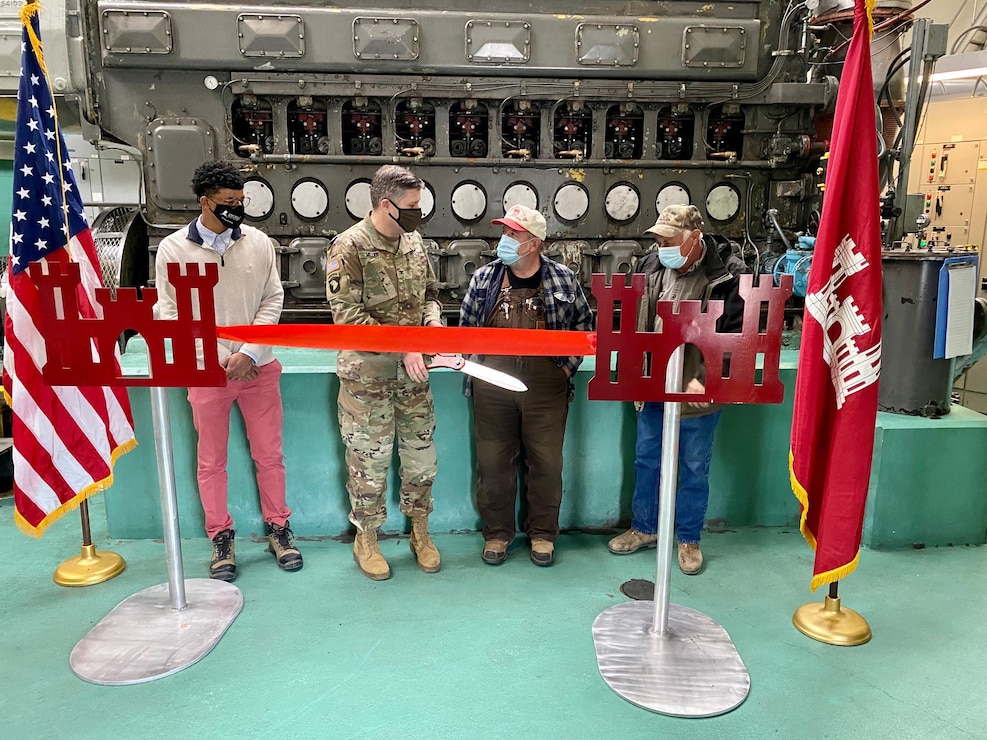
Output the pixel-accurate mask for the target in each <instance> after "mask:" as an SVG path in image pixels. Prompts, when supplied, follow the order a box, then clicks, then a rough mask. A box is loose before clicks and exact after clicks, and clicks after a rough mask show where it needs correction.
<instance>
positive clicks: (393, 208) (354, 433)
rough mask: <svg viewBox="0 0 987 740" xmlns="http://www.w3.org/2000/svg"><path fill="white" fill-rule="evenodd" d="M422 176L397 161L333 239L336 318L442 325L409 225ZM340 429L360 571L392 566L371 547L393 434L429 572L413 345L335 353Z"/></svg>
mask: <svg viewBox="0 0 987 740" xmlns="http://www.w3.org/2000/svg"><path fill="white" fill-rule="evenodd" d="M421 188H422V182H421V180H419V179H418V178H417V177H416V176H415V175H414V174H412V173H411V172H410V171H408V170H406V169H405V168H403V167H398V166H396V165H385V166H384V167H381V168H380V169H379V170H377V173H376V174H375V175H374V178H373V181H372V182H371V183H370V203H371V206H372V209H373V210H372V211H371V212H370V214H369V215H367V217H366V218H364V219H363V220H362V221H360V222H359V223H358V224H355V225H354V226H352V227H350V228H349V229H347V230H346V231H344V232H343V233H342V234H340V235H339V236H337V237H336V239H335V241H334V242H333V245H332V248H331V249H330V251H329V258H328V262H327V264H326V296H327V298H328V300H329V306H330V308H331V309H332V318H333V321H334V322H335V323H337V324H364V325H378V324H387V325H392V326H423V325H424V326H442V321H441V305H440V304H439V300H438V290H437V289H436V286H435V275H434V274H433V272H432V267H431V264H430V263H429V261H428V254H427V253H426V251H425V246H424V245H423V244H422V238H421V235H420V234H418V233H417V232H416V231H415V229H417V228H418V225H419V223H421V220H422V212H421V208H420V202H421ZM336 375H337V376H338V377H339V399H338V404H337V406H338V412H339V427H340V431H341V433H342V437H343V443H344V444H345V445H346V467H347V470H348V472H349V480H348V482H347V484H346V488H347V491H348V492H349V496H350V507H351V511H350V516H349V518H350V521H351V522H353V524H355V525H356V528H357V534H356V540H355V541H354V543H353V558H354V560H356V563H357V565H358V566H359V567H360V570H361V571H362V572H363V574H364V575H365V576H367V578H371V579H373V580H375V581H382V580H385V579H387V578H390V575H391V570H390V567H389V566H388V564H387V561H385V560H384V557H383V555H381V553H380V549H379V547H378V546H377V530H378V529H379V528H380V527H381V526H382V525H383V524H384V521H385V520H386V519H387V509H386V507H385V492H386V489H387V474H388V471H389V469H390V467H391V451H392V449H393V444H394V438H395V436H397V443H398V453H399V455H400V457H401V469H400V470H401V491H400V498H401V504H400V508H401V512H402V513H403V514H405V515H406V516H408V517H410V518H411V522H412V530H411V551H412V552H413V553H414V554H415V557H416V558H417V561H418V567H419V568H421V569H422V570H423V571H425V572H426V573H435V572H436V571H438V570H439V552H438V550H436V548H435V545H434V544H433V542H432V539H431V537H430V536H429V534H428V515H429V514H430V513H431V511H432V481H433V480H434V479H435V470H436V455H435V443H434V442H433V439H432V436H433V434H434V432H435V412H434V408H433V403H432V394H431V391H430V390H429V387H428V370H427V369H426V367H425V361H424V358H423V357H422V355H421V354H420V353H418V352H408V353H405V354H403V355H402V354H399V353H393V352H352V351H342V352H340V353H339V357H338V359H337V361H336Z"/></svg>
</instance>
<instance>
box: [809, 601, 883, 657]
mask: <svg viewBox="0 0 987 740" xmlns="http://www.w3.org/2000/svg"><path fill="white" fill-rule="evenodd" d="M792 624H794V625H795V629H797V630H798V631H799V632H801V633H802V634H803V635H807V636H808V637H811V638H812V639H813V640H819V642H825V643H827V644H829V645H843V646H846V647H850V646H853V645H863V644H864V643H865V642H867V641H869V640H870V638H871V631H870V625H869V624H867V620H866V619H864V618H863V617H862V616H860V615H859V614H858V613H857V612H855V611H853V609H845V608H840V597H839V596H836V597H833V596H827V597H826V599H825V601H824V602H823V603H822V604H819V603H818V602H814V603H812V604H803V605H802V606H800V607H799V608H798V609H796V610H795V614H794V615H792Z"/></svg>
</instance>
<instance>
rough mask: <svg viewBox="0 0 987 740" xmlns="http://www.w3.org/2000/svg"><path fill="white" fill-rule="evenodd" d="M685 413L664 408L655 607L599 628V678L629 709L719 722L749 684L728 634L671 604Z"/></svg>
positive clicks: (677, 373) (628, 608) (677, 374)
mask: <svg viewBox="0 0 987 740" xmlns="http://www.w3.org/2000/svg"><path fill="white" fill-rule="evenodd" d="M683 355H684V348H683V347H679V348H678V349H676V350H675V352H673V353H672V357H671V358H670V360H669V363H668V368H667V375H666V387H665V390H666V391H667V392H669V393H678V392H681V383H682V364H683ZM681 412H682V404H681V403H679V402H671V403H669V402H667V401H666V402H665V405H664V416H663V419H662V449H661V476H660V478H659V485H658V491H659V507H660V508H659V513H658V555H657V559H658V572H657V577H656V579H655V596H654V604H649V603H648V602H647V601H631V602H628V603H625V604H617V605H616V606H612V607H610V608H609V609H607V610H606V611H604V612H603V613H602V614H600V615H599V616H598V617H597V618H596V621H595V622H593V643H594V645H595V647H596V662H597V665H598V666H599V668H600V675H601V676H603V680H604V681H606V683H607V685H608V686H609V687H610V688H611V689H613V690H614V691H615V692H616V693H617V694H618V695H620V696H622V697H623V698H624V699H627V701H629V702H631V703H632V704H636V705H637V706H639V707H643V708H645V709H649V710H651V711H652V712H659V713H661V714H668V715H671V716H673V717H714V716H716V715H718V714H724V713H726V712H729V711H730V710H732V709H736V708H737V707H738V706H740V705H741V704H742V703H743V701H744V699H746V698H747V694H748V693H749V692H750V686H751V679H750V674H748V672H747V667H746V666H745V665H744V661H743V660H741V659H740V654H739V653H738V652H737V648H736V647H734V644H733V641H732V640H731V639H730V635H728V634H727V631H726V630H725V629H723V627H721V626H720V625H719V624H717V623H716V622H715V621H713V620H712V619H710V618H709V617H707V616H706V615H705V614H702V613H701V612H698V611H695V610H694V609H689V608H688V607H684V606H679V605H677V604H669V586H670V582H671V571H672V544H673V535H674V532H673V530H674V525H675V490H676V486H677V484H678V459H679V425H680V421H681Z"/></svg>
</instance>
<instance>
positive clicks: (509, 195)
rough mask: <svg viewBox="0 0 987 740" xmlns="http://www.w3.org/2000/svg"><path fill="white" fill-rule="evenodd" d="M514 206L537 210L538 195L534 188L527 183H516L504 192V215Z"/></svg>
mask: <svg viewBox="0 0 987 740" xmlns="http://www.w3.org/2000/svg"><path fill="white" fill-rule="evenodd" d="M514 206H527V207H528V208H531V209H532V210H535V211H537V210H538V193H537V192H535V187H534V185H532V184H531V183H528V182H516V183H514V184H513V185H511V186H509V187H508V188H507V190H505V191H504V213H507V212H508V211H509V210H511V209H512V208H513V207H514Z"/></svg>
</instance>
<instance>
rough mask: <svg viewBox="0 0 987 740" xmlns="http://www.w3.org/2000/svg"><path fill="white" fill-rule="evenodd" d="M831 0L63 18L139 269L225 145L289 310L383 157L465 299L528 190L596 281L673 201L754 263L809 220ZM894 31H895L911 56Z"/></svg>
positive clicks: (150, 4)
mask: <svg viewBox="0 0 987 740" xmlns="http://www.w3.org/2000/svg"><path fill="white" fill-rule="evenodd" d="M818 1H819V0H808V1H807V2H788V1H787V0H786V1H784V2H782V1H780V0H739V1H738V2H733V3H729V4H714V5H710V4H705V3H700V2H691V1H687V0H667V1H663V2H657V1H655V0H620V1H619V2H618V1H617V0H596V1H595V2H592V3H577V4H575V5H574V4H573V3H571V2H569V1H568V0H566V1H564V2H563V0H547V1H546V2H541V3H531V2H528V1H527V0H504V1H503V2H500V3H497V4H496V6H495V7H491V8H489V9H479V8H476V7H474V6H473V5H472V4H471V3H466V2H462V0H446V1H445V2H443V3H441V4H435V3H433V4H429V3H427V2H426V3H422V2H420V0H418V1H416V2H411V1H410V0H389V2H388V3H386V5H384V6H382V7H373V6H368V5H366V4H351V5H348V4H346V3H345V2H323V0H296V2H293V3H271V2H266V3H264V2H259V1H258V0H243V2H241V3H238V4H237V5H235V6H228V5H223V4H219V3H214V2H196V1H194V0H181V1H178V0H94V1H92V2H82V0H62V2H61V3H59V2H57V1H55V2H49V3H47V4H46V7H47V8H48V13H49V17H48V18H47V19H45V23H46V24H49V25H50V24H51V23H52V22H53V20H55V21H59V20H60V21H61V22H62V28H61V33H60V34H59V30H57V29H56V30H55V31H53V32H49V31H46V34H47V35H46V37H45V38H46V48H47V49H48V51H49V54H50V55H53V56H54V57H55V58H54V60H53V61H50V66H52V67H53V68H56V69H57V68H58V63H59V61H62V62H64V66H65V69H64V71H62V72H59V73H56V76H55V80H54V86H55V87H56V91H57V92H59V93H61V94H62V95H64V96H65V100H66V101H67V102H69V103H75V104H76V105H77V108H78V121H79V125H80V126H81V128H82V131H83V134H84V135H85V136H86V138H88V139H90V140H92V141H97V142H102V143H103V144H104V145H105V144H110V145H123V146H126V147H129V148H131V149H132V150H134V151H135V152H136V154H137V155H138V156H139V157H140V159H141V161H142V167H143V175H142V183H141V186H140V187H141V191H142V192H141V204H142V205H141V209H140V214H139V217H135V218H133V219H132V220H131V221H129V222H128V223H127V224H126V225H125V230H124V231H123V232H119V233H120V238H121V240H122V242H125V244H126V247H125V248H124V249H123V250H122V253H121V257H120V262H121V264H120V266H119V274H120V280H121V284H125V285H142V284H148V283H150V284H153V279H154V275H153V259H149V254H153V251H154V249H155V246H156V244H157V243H158V242H159V240H160V239H161V238H162V237H163V236H164V235H165V234H166V233H168V232H169V231H171V230H173V229H176V228H180V227H181V226H183V225H184V224H186V223H188V222H189V221H190V220H191V219H192V218H193V217H194V216H195V214H196V212H197V211H198V206H197V204H196V203H195V200H194V197H193V195H192V193H191V191H190V188H189V182H190V179H191V175H192V172H193V170H194V169H195V167H196V166H197V165H198V164H200V163H201V162H203V161H205V160H208V159H214V158H221V159H227V160H233V161H236V162H237V163H239V164H240V165H241V167H242V170H243V171H244V174H245V175H246V177H247V184H246V188H245V191H246V195H247V198H248V203H247V208H246V210H247V216H248V219H249V221H248V222H249V223H251V224H252V225H254V226H257V227H258V228H260V229H262V230H264V231H265V232H266V233H267V234H269V235H270V237H271V238H272V240H273V241H274V242H276V244H277V249H278V250H279V252H280V254H281V276H282V279H283V281H284V284H285V288H286V306H285V316H286V319H288V320H291V319H295V320H302V319H304V320H317V319H319V318H328V311H327V307H326V303H325V288H324V279H325V275H324V264H325V254H326V250H327V248H328V246H329V244H330V243H331V240H332V238H333V236H334V235H335V234H337V233H339V232H341V231H342V230H344V229H346V228H348V227H349V226H350V225H351V224H353V223H355V222H356V221H357V220H358V219H360V218H362V217H363V216H365V215H366V214H367V212H368V211H369V210H370V199H369V181H370V178H371V177H372V175H373V173H374V171H375V170H376V169H377V168H378V167H379V166H380V165H382V164H385V163H400V164H404V165H407V166H408V167H410V168H411V169H412V170H414V171H415V172H416V174H418V175H419V176H420V177H421V178H422V179H423V181H424V182H425V190H424V192H423V198H422V203H423V209H424V211H425V222H424V223H423V225H422V228H421V230H422V233H423V234H424V236H425V238H426V244H427V245H428V249H429V252H430V254H431V257H432V260H433V265H434V267H435V271H436V274H437V277H438V279H439V282H440V286H441V296H442V300H443V305H444V309H445V311H446V313H447V314H449V316H450V317H452V316H455V315H456V314H457V313H458V307H459V302H460V301H461V299H462V297H463V295H464V292H465V290H466V287H467V285H468V283H469V279H470V276H471V275H472V273H473V271H474V270H476V268H477V267H478V266H480V265H482V264H483V263H484V262H486V261H488V260H490V259H492V258H493V256H494V247H495V245H496V241H497V238H498V237H499V229H498V227H496V226H491V225H490V220H491V219H492V218H496V217H498V216H500V215H502V214H503V213H504V210H505V209H507V208H509V207H510V206H511V205H513V204H515V203H523V204H525V205H528V206H531V207H534V208H537V209H539V210H541V211H542V213H544V214H545V216H546V218H547V220H548V237H547V245H546V251H547V253H548V254H549V255H550V256H551V257H553V258H554V259H557V260H559V261H560V262H562V263H564V264H567V265H569V266H571V267H572V268H573V269H574V270H576V271H577V272H578V273H579V274H580V275H581V277H582V279H583V281H584V284H585V285H587V286H588V284H589V280H590V276H591V275H592V274H593V273H596V272H604V273H608V274H613V273H618V274H620V273H627V272H630V271H632V270H633V268H634V265H635V263H636V261H637V259H638V257H639V256H640V255H642V254H643V253H644V252H645V251H646V250H647V249H648V248H649V247H650V246H651V240H650V239H648V238H645V236H644V235H643V232H644V230H645V229H646V228H647V227H649V226H650V225H651V224H652V223H653V222H654V220H655V218H656V216H657V213H658V212H659V211H660V210H661V209H662V208H663V207H665V206H666V205H669V204H672V203H693V204H695V205H696V206H698V207H699V209H700V210H701V211H702V213H703V216H704V219H705V221H706V227H707V229H708V230H709V231H711V232H716V233H720V234H723V235H726V236H727V237H729V238H731V239H732V240H733V241H734V242H735V243H736V245H737V246H736V250H737V251H738V253H740V254H741V255H742V256H743V257H744V259H745V260H746V261H747V262H748V264H749V265H751V267H753V268H755V269H757V268H760V267H762V265H761V263H762V255H765V256H767V255H769V254H770V253H771V252H773V251H777V252H782V251H784V250H785V248H786V244H785V242H786V241H790V242H791V243H794V242H795V238H796V236H797V235H800V234H809V235H811V234H812V233H813V228H814V224H815V223H816V220H817V219H818V212H819V207H820V190H819V188H818V185H819V182H820V180H821V170H820V165H819V158H820V156H821V155H822V154H824V152H825V151H826V149H827V144H828V142H827V141H826V137H827V135H828V133H827V132H828V130H829V125H830V124H829V120H830V118H829V116H830V115H831V112H832V106H833V104H834V102H835V97H836V91H837V86H838V80H837V77H838V74H839V54H838V53H837V52H838V51H839V48H838V45H839V42H840V41H841V40H842V38H844V37H846V36H849V33H847V31H848V29H849V23H848V16H847V15H846V13H845V9H844V10H842V11H841V10H840V7H839V3H836V4H835V5H834V4H832V3H830V5H832V6H833V7H830V8H829V9H826V8H819V7H818ZM843 5H844V6H848V7H850V8H852V3H849V4H848V3H843ZM907 7H908V5H907V3H900V2H891V3H882V4H881V8H883V9H884V10H883V11H882V12H883V13H884V15H883V16H880V15H879V18H881V17H884V18H887V17H889V16H893V15H894V14H895V13H899V12H900V11H901V10H902V9H906V8H907ZM53 8H54V9H53ZM59 8H62V9H63V11H64V12H62V14H61V15H60V16H58V13H59ZM576 10H578V14H577V13H576V12H575V11H576ZM3 12H7V11H6V10H4V11H3ZM823 13H829V15H830V17H831V19H830V20H825V21H823V22H820V21H819V18H820V16H821V15H822V14H823ZM841 13H842V15H841ZM52 15H55V16H58V17H56V18H54V19H53V18H52V17H51V16H52ZM53 33H54V36H52V34H53ZM897 33H898V32H895V34H893V35H888V34H887V33H880V34H877V35H876V36H875V43H878V41H880V43H881V44H882V49H883V57H882V58H883V59H886V61H887V62H888V63H889V62H890V60H891V59H892V58H894V56H895V54H896V53H897V50H898V49H899V48H900V46H899V45H898V38H897ZM12 38H13V37H12V36H11V35H10V34H6V33H4V34H0V57H2V56H5V55H7V56H13V55H14V52H13V51H11V50H7V49H8V46H10V44H11V43H12V41H11V40H12ZM52 38H53V39H54V40H53V41H52V42H49V39H52ZM16 43H17V47H18V51H19V36H17V37H16ZM4 44H6V45H7V46H4ZM887 66H888V64H887V63H886V64H885V68H886V67H887ZM9 82H11V83H16V80H12V81H10V80H9ZM890 97H893V96H890ZM890 97H889V99H890ZM119 220H120V219H119V218H117V219H115V223H117V222H119ZM114 228H117V229H119V228H120V227H119V226H118V225H116V226H114ZM115 233H117V232H115ZM786 234H787V237H786ZM773 264H774V263H773Z"/></svg>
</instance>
